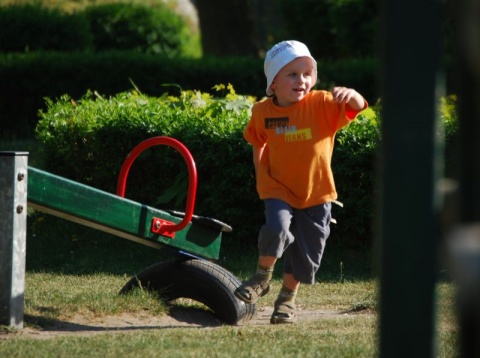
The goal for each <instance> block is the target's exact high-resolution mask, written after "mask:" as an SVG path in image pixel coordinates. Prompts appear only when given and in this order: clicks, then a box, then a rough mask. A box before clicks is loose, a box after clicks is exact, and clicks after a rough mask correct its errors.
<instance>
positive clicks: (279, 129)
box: [265, 117, 312, 143]
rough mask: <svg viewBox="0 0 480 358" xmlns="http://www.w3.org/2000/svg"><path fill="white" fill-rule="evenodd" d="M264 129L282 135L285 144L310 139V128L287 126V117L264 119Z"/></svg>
mask: <svg viewBox="0 0 480 358" xmlns="http://www.w3.org/2000/svg"><path fill="white" fill-rule="evenodd" d="M265 129H274V130H275V134H276V135H283V136H284V137H285V142H287V143H291V142H301V141H306V140H309V139H312V131H311V129H310V128H305V129H298V130H297V126H295V125H289V118H288V117H280V118H265Z"/></svg>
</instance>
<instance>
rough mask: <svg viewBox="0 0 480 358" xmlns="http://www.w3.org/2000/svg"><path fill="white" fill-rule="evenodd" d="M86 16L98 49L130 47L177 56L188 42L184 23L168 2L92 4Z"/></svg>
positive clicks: (96, 49) (131, 48) (141, 50)
mask: <svg viewBox="0 0 480 358" xmlns="http://www.w3.org/2000/svg"><path fill="white" fill-rule="evenodd" d="M85 15H86V17H87V19H88V21H89V23H90V29H91V32H92V34H93V39H94V40H93V44H94V49H95V51H105V50H131V51H138V52H144V53H155V54H158V53H162V54H165V55H168V56H178V55H181V54H182V47H183V46H184V44H185V43H186V38H187V27H186V24H185V22H184V21H183V19H182V18H181V17H180V16H179V15H177V14H176V13H175V12H173V11H172V10H170V9H168V8H167V7H166V6H165V5H164V6H161V4H158V5H157V6H156V7H147V6H142V5H136V4H128V3H111V4H105V5H95V6H90V7H88V8H87V9H86V10H85Z"/></svg>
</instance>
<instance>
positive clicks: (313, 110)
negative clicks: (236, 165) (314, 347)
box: [235, 41, 368, 324]
mask: <svg viewBox="0 0 480 358" xmlns="http://www.w3.org/2000/svg"><path fill="white" fill-rule="evenodd" d="M264 70H265V75H266V77H267V96H268V97H269V98H267V99H266V100H264V101H260V102H258V103H256V104H255V105H254V106H253V108H252V117H251V119H250V122H249V123H248V125H247V127H246V128H245V132H244V137H245V139H246V140H247V141H248V142H249V143H250V144H252V146H253V163H254V167H255V174H256V180H257V191H258V194H259V196H260V198H261V199H262V200H264V203H265V219H266V221H265V224H264V225H263V226H262V228H261V230H260V233H259V237H258V250H259V259H258V266H257V271H256V273H255V274H254V275H253V276H252V277H251V278H250V279H249V280H247V281H246V282H244V283H242V285H241V286H240V287H238V288H237V289H236V290H235V295H236V297H238V298H239V299H241V300H242V301H244V302H246V303H255V302H256V301H257V299H258V298H259V297H262V296H264V295H265V294H266V293H268V291H269V288H270V287H269V281H270V280H271V278H272V273H273V269H274V265H275V262H276V261H277V259H278V258H280V257H282V255H283V256H284V274H283V287H282V289H281V291H280V293H279V295H278V297H277V299H276V301H275V305H274V306H275V308H274V312H273V314H272V317H271V319H270V323H272V324H277V323H293V322H295V321H296V315H295V303H294V300H295V297H296V294H297V290H298V288H299V286H300V283H301V282H303V283H306V284H313V283H315V273H316V272H317V270H318V268H319V267H320V261H321V259H322V255H323V252H324V249H325V244H326V240H327V238H328V236H329V234H330V227H329V225H330V219H331V202H332V201H334V200H335V199H337V192H336V189H335V184H334V180H333V174H332V170H331V167H330V163H331V157H332V152H333V145H334V139H335V133H336V132H337V131H338V130H339V129H341V128H342V127H344V126H346V125H347V124H348V123H349V122H350V121H352V120H353V119H355V117H356V116H357V114H358V113H359V112H360V111H361V110H363V109H365V108H367V106H368V104H367V102H366V101H365V100H364V98H363V97H362V96H361V95H360V94H359V93H357V92H356V91H355V90H353V89H350V88H345V87H335V88H333V90H332V92H327V91H313V90H312V88H313V86H315V84H316V82H317V63H316V61H315V59H314V58H313V57H312V56H311V54H310V52H309V50H308V48H307V47H306V46H305V45H304V44H303V43H301V42H298V41H283V42H280V43H278V44H276V45H275V46H273V47H272V49H271V50H270V51H268V52H267V55H266V57H265V64H264Z"/></svg>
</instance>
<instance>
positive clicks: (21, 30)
mask: <svg viewBox="0 0 480 358" xmlns="http://www.w3.org/2000/svg"><path fill="white" fill-rule="evenodd" d="M0 24H2V31H0V52H5V53H8V52H29V51H47V50H54V51H86V50H89V49H90V48H91V46H92V40H93V39H92V35H91V33H90V31H89V23H88V21H87V19H86V18H85V17H84V16H82V15H81V14H76V13H74V14H66V13H64V12H62V11H61V10H59V9H55V8H44V7H40V6H36V5H32V4H25V5H10V6H6V7H4V6H0Z"/></svg>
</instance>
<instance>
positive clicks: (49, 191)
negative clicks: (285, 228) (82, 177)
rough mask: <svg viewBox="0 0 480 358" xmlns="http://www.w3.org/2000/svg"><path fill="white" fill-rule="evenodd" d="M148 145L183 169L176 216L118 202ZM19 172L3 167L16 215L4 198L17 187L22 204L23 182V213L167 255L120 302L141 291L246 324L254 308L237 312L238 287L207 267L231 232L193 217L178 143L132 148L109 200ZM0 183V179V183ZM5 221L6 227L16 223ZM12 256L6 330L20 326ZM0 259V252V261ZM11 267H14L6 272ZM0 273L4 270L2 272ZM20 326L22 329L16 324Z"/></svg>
mask: <svg viewBox="0 0 480 358" xmlns="http://www.w3.org/2000/svg"><path fill="white" fill-rule="evenodd" d="M155 145H168V146H171V147H173V148H175V149H176V150H177V151H179V152H180V154H181V155H182V156H183V158H184V160H185V162H186V164H187V168H188V173H189V185H188V194H187V199H186V208H185V212H184V213H183V212H178V211H171V210H170V211H163V210H159V209H156V208H153V207H149V206H147V205H143V204H141V203H138V202H135V201H132V200H129V199H126V198H125V197H124V196H125V188H126V183H127V177H128V173H129V170H130V167H131V165H132V164H133V162H134V161H135V159H136V158H137V157H138V156H139V155H140V154H141V153H142V152H143V151H145V150H146V149H148V148H150V147H152V146H155ZM13 156H14V157H15V156H16V154H13ZM0 158H2V156H1V155H0ZM1 166H2V162H1V161H0V167H1ZM25 168H26V165H25V163H24V168H23V169H21V168H17V167H15V166H14V167H12V166H10V169H11V170H8V171H5V172H10V173H11V176H12V175H13V176H14V178H13V181H16V182H15V184H14V185H10V187H11V188H12V190H13V193H11V194H10V195H8V197H10V199H9V202H15V203H14V204H12V205H13V207H14V208H15V210H16V211H17V214H23V215H25V211H26V210H25V207H24V206H25V204H18V202H19V201H21V200H18V198H17V199H12V198H13V197H16V196H18V195H16V194H15V191H16V189H18V182H21V183H22V184H23V185H24V186H25V188H23V189H22V190H21V191H22V193H23V194H20V196H22V195H23V196H24V197H25V195H26V194H27V188H26V185H25V184H26V182H27V181H28V195H26V200H27V201H28V206H29V207H31V208H34V209H37V210H39V211H42V212H45V213H47V214H51V215H54V216H58V217H60V218H63V219H66V220H70V221H73V222H75V223H78V224H82V225H85V226H88V227H91V228H94V229H97V230H101V231H103V232H107V233H109V234H113V235H116V236H118V237H121V238H124V239H128V240H132V241H135V242H137V243H141V244H144V245H147V246H150V247H153V248H157V249H161V248H168V249H170V251H171V252H172V254H173V255H174V258H173V259H172V260H170V261H167V262H162V263H158V264H154V265H152V266H150V267H147V268H146V269H144V270H143V271H141V272H139V273H138V274H137V275H135V276H134V277H132V278H131V279H130V281H128V282H127V283H126V284H125V286H124V287H123V288H122V289H121V290H120V293H121V294H125V293H127V292H128V291H130V290H132V289H133V288H135V287H138V286H140V285H141V287H143V288H146V289H150V290H157V291H159V292H160V293H161V296H162V297H164V298H166V299H167V300H174V299H176V298H180V297H184V298H191V299H194V300H196V301H198V302H201V303H203V304H205V305H206V306H207V307H208V308H209V309H211V310H212V311H213V313H214V314H215V315H216V316H217V317H218V318H220V319H221V320H223V321H225V322H226V323H228V324H237V323H239V322H240V321H246V320H248V319H250V318H251V317H252V316H253V315H254V314H255V312H256V306H255V305H252V304H245V303H244V302H242V301H240V300H239V299H237V298H236V297H235V296H234V295H233V291H234V290H235V288H236V287H238V286H239V285H240V281H239V280H238V278H236V277H235V276H234V275H233V274H232V273H230V272H228V271H227V270H226V269H224V268H223V267H221V266H219V265H218V264H216V263H214V262H212V260H217V259H218V257H219V253H220V244H221V239H222V234H223V233H225V232H229V231H232V228H231V227H230V226H229V225H227V224H225V223H223V222H221V221H219V220H216V219H212V218H207V217H201V216H197V215H194V214H193V212H194V205H195V195H196V187H197V173H196V167H195V162H194V160H193V158H192V156H191V154H190V152H189V151H188V149H187V148H186V147H185V146H184V145H183V144H182V143H180V142H179V141H177V140H175V139H173V138H170V137H153V138H150V139H147V140H145V141H143V142H141V143H140V144H138V145H137V146H136V147H135V148H134V149H133V150H132V152H131V153H130V154H129V155H128V157H127V159H126V160H125V162H124V164H123V165H122V168H121V171H120V174H119V178H118V183H117V193H116V195H114V194H111V193H107V192H104V191H101V190H98V189H95V188H92V187H89V186H87V185H84V184H80V183H77V182H74V181H72V180H69V179H66V178H63V177H59V176H56V175H53V174H51V173H47V172H45V171H42V170H39V169H36V168H32V167H28V170H25ZM1 179H2V178H1V177H0V182H1V181H2V180H1ZM6 181H8V179H7V180H6ZM7 186H8V185H7ZM16 187H17V188H16ZM12 194H13V195H12ZM24 200H25V198H24ZM0 204H1V203H0ZM3 206H4V207H5V205H3ZM20 206H21V208H20ZM10 211H12V210H10ZM7 220H11V221H12V222H13V221H15V220H18V218H16V219H14V218H7ZM24 220H26V217H25V216H24ZM2 226H3V225H2ZM12 226H15V225H9V228H11V227H12ZM9 231H11V232H14V233H15V232H17V233H18V232H19V233H20V236H22V234H23V236H24V235H25V230H24V228H22V229H13V230H9ZM3 236H4V235H2V240H1V241H2V242H3V241H5V240H4V238H3ZM13 236H14V237H13V238H12V243H13V244H12V245H11V246H12V247H13V248H15V247H16V248H18V247H22V246H23V247H25V243H24V240H25V239H24V238H23V240H20V244H19V243H18V242H19V238H18V236H19V235H18V234H15V235H13ZM0 248H1V247H0ZM3 251H5V252H7V251H8V250H3ZM18 251H20V256H21V251H22V249H21V248H20V250H17V253H16V254H15V255H9V257H7V259H6V260H5V259H4V258H3V257H0V261H2V262H4V263H6V265H8V266H9V269H2V270H0V272H5V273H6V275H2V276H6V277H7V276H8V277H15V276H16V277H17V278H18V277H19V279H17V280H16V281H17V282H16V283H14V282H13V281H12V280H5V282H6V281H9V282H10V286H9V287H8V289H4V288H2V290H1V291H2V292H5V293H7V295H6V294H4V295H3V296H0V306H1V307H2V308H3V309H2V310H0V323H1V324H7V325H13V326H22V324H23V285H24V272H25V268H24V264H25V263H24V260H25V259H24V257H23V258H18V256H19V253H18ZM23 251H24V249H23ZM1 252H2V251H1V250H0V255H2V254H1ZM10 252H11V251H10ZM12 259H15V260H12ZM13 261H16V262H19V263H16V264H13ZM22 261H23V268H20V269H17V270H16V271H15V268H14V269H12V267H13V266H16V267H18V266H22ZM1 267H2V268H4V265H2V266H1ZM0 278H1V277H0ZM19 297H21V298H20V299H19ZM19 300H20V301H21V302H19ZM13 302H15V304H13ZM20 318H21V321H22V323H18V322H19V320H20Z"/></svg>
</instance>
